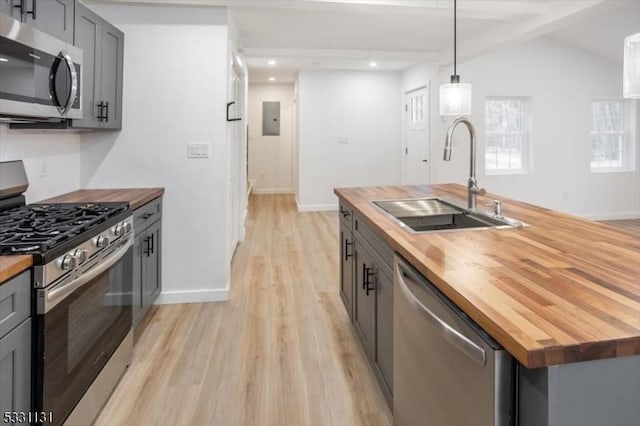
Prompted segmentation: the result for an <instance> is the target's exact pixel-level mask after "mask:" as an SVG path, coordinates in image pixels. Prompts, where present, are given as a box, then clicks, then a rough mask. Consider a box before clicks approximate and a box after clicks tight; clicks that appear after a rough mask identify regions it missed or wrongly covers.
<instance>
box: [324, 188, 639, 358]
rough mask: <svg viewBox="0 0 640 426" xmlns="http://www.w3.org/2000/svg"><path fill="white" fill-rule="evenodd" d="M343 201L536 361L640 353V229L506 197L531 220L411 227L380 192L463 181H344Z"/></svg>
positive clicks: (417, 192)
mask: <svg viewBox="0 0 640 426" xmlns="http://www.w3.org/2000/svg"><path fill="white" fill-rule="evenodd" d="M334 192H335V193H336V195H337V196H338V197H339V198H340V200H341V201H342V202H343V203H344V204H346V205H349V206H351V207H353V209H354V210H355V213H357V214H359V216H361V217H362V219H363V220H364V221H365V222H366V223H367V224H368V225H369V226H370V227H371V228H372V229H373V230H375V231H376V232H377V233H378V234H379V235H380V236H381V237H382V238H384V239H385V240H386V241H387V242H388V243H389V244H390V245H391V246H392V247H393V249H394V250H395V251H397V252H398V253H400V254H401V255H402V256H403V257H404V258H405V259H406V260H408V261H409V262H410V263H411V264H412V265H413V266H414V267H415V268H416V269H418V270H419V271H420V272H421V273H422V274H424V275H425V276H426V277H427V278H428V279H429V280H430V281H431V282H432V283H433V284H435V285H436V286H437V287H438V288H439V289H440V290H441V291H442V292H443V293H444V294H446V295H447V296H448V297H449V298H450V299H451V300H452V301H453V302H455V303H456V304H457V305H458V306H459V307H460V308H461V309H462V310H463V311H465V312H466V313H467V314H468V315H469V316H470V317H471V318H473V320H475V321H476V322H477V323H478V324H479V325H480V326H481V327H482V328H484V329H485V330H486V331H487V332H488V333H489V334H491V336H493V337H494V338H495V339H496V340H497V341H498V342H500V344H502V345H503V346H504V347H505V348H506V349H507V350H508V351H509V352H510V353H511V354H512V355H513V356H514V357H515V358H516V359H518V361H520V362H521V363H522V364H523V365H524V366H526V367H528V368H535V367H546V366H551V365H558V364H565V363H572V362H579V361H587V360H596V359H604V358H614V357H622V356H627V355H639V354H640V236H639V235H638V234H637V233H633V232H631V231H626V230H622V229H618V228H614V227H611V226H608V225H605V224H601V223H596V222H592V221H588V220H584V219H580V218H578V217H575V216H571V215H567V214H564V213H560V212H556V211H553V210H548V209H545V208H542V207H537V206H534V205H531V204H526V203H522V202H518V201H515V200H512V199H508V198H505V197H500V196H496V195H490V194H488V195H487V196H485V197H479V198H478V206H479V208H482V206H484V204H485V203H487V202H491V201H492V200H493V199H498V200H502V201H503V202H504V205H503V214H504V215H505V216H507V217H510V218H513V219H515V220H518V221H521V222H524V223H527V224H529V225H530V226H528V227H524V228H511V229H484V230H480V229H477V230H460V231H454V232H436V233H427V234H411V233H409V232H407V231H405V230H404V229H403V228H401V227H400V226H399V225H398V224H397V223H396V222H395V221H393V220H392V219H391V218H390V217H389V216H387V215H386V214H384V213H383V212H382V211H381V210H379V209H378V208H377V207H376V206H374V205H372V204H371V203H370V201H372V200H391V199H405V198H417V197H425V196H439V197H450V198H457V199H459V200H461V201H464V202H465V203H466V198H467V189H466V187H464V186H462V185H457V184H443V185H430V186H402V187H369V188H338V189H335V191H334Z"/></svg>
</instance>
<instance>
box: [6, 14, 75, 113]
mask: <svg viewBox="0 0 640 426" xmlns="http://www.w3.org/2000/svg"><path fill="white" fill-rule="evenodd" d="M81 76H82V50H81V49H79V48H77V47H75V46H73V45H71V44H69V43H66V42H64V41H62V40H58V39H57V38H55V37H52V36H50V35H48V34H45V33H43V32H42V31H39V30H37V29H35V28H33V27H32V26H30V25H27V24H24V23H22V22H20V21H17V20H15V19H13V18H11V17H9V16H6V15H1V14H0V122H30V121H59V120H61V119H65V118H82V95H81V93H82V90H81V88H82V85H81V81H80V80H81Z"/></svg>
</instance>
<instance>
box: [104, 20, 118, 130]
mask: <svg viewBox="0 0 640 426" xmlns="http://www.w3.org/2000/svg"><path fill="white" fill-rule="evenodd" d="M123 55H124V34H123V33H122V31H120V30H118V29H117V28H116V27H114V26H113V25H110V24H108V23H106V22H105V23H104V26H103V31H102V62H101V71H102V78H101V86H100V93H101V96H100V99H101V100H102V102H104V104H103V105H104V106H103V117H104V118H103V122H102V127H103V128H105V129H121V128H122V69H123V67H122V60H123Z"/></svg>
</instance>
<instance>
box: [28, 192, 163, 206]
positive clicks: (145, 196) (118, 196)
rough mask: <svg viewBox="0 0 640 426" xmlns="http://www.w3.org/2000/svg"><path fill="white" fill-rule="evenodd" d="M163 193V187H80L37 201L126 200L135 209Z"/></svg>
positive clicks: (88, 201) (101, 201)
mask: <svg viewBox="0 0 640 426" xmlns="http://www.w3.org/2000/svg"><path fill="white" fill-rule="evenodd" d="M163 194H164V188H115V189H80V190H78V191H73V192H69V193H68V194H64V195H60V196H57V197H53V198H49V199H47V200H43V201H39V202H40V203H107V202H127V203H129V208H130V209H131V210H135V209H137V208H138V207H142V206H143V205H145V204H146V203H148V202H149V201H152V200H155V199H156V198H158V197H161V196H162V195H163Z"/></svg>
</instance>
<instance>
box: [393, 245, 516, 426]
mask: <svg viewBox="0 0 640 426" xmlns="http://www.w3.org/2000/svg"><path fill="white" fill-rule="evenodd" d="M394 275H395V278H394V290H393V291H394V293H393V300H394V301H393V313H394V320H393V322H394V324H393V328H394V354H393V417H394V423H395V425H396V426H485V425H486V426H489V425H491V426H498V425H499V426H504V425H513V424H515V421H514V420H513V419H514V418H516V415H515V414H514V413H513V411H514V408H513V400H514V393H515V392H514V388H513V382H512V377H513V365H514V364H513V363H514V361H513V358H512V357H511V355H510V354H509V353H508V352H507V351H505V350H504V348H502V347H501V346H500V345H499V344H498V343H497V342H496V341H495V340H493V339H492V338H491V337H490V336H489V335H488V334H487V333H486V332H484V331H483V330H482V329H481V328H480V327H479V326H478V325H477V324H475V323H474V322H473V321H472V320H471V319H470V318H469V317H468V316H467V315H466V314H465V313H464V312H462V311H461V310H460V309H459V308H458V307H457V306H456V305H455V304H454V303H453V302H451V301H450V300H449V299H448V298H447V297H446V296H445V295H444V294H442V293H441V292H440V291H439V290H438V289H437V288H436V287H435V286H434V285H433V284H431V283H430V282H429V281H428V280H427V279H426V278H425V277H423V276H422V275H421V274H420V273H419V272H418V271H416V270H415V269H414V268H413V267H412V266H411V265H409V264H408V263H407V262H406V261H405V260H404V259H402V258H401V257H400V256H398V255H396V257H395V259H394Z"/></svg>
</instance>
